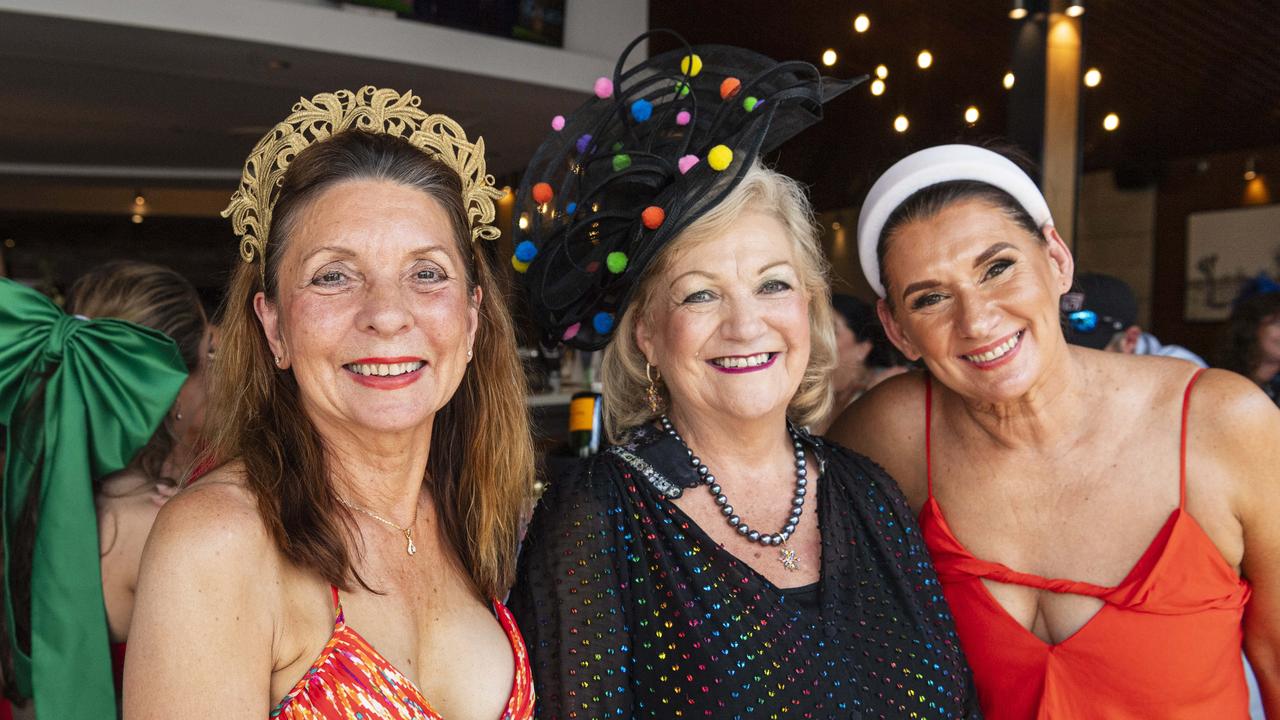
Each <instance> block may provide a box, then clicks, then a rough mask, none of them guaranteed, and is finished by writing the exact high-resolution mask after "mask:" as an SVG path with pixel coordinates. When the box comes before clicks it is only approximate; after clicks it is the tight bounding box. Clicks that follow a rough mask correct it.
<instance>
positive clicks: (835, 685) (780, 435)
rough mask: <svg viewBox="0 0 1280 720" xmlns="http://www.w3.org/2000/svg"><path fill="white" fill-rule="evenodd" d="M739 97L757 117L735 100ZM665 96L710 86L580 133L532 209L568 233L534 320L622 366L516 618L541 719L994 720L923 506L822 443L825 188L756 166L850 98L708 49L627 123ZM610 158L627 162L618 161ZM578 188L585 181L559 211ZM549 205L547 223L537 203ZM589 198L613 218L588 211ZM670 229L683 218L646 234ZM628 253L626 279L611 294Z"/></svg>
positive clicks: (537, 239)
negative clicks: (953, 612)
mask: <svg viewBox="0 0 1280 720" xmlns="http://www.w3.org/2000/svg"><path fill="white" fill-rule="evenodd" d="M713 53H714V54H713ZM624 64H625V63H624V62H623V61H619V68H621V67H623V66H624ZM678 68H685V70H682V71H679V72H683V73H687V74H686V75H684V76H681V75H680V74H679V72H677V69H678ZM696 68H702V70H701V72H700V73H699V71H698V70H696ZM713 68H714V70H713ZM619 72H621V70H619ZM689 74H696V75H697V77H696V78H692V82H690V77H689V76H688V75H689ZM673 76H674V77H673ZM725 76H729V77H725ZM738 78H748V79H749V81H748V82H747V83H743V84H742V86H741V89H740V91H739V92H740V93H741V94H742V95H743V96H746V97H747V99H749V100H751V102H749V103H746V104H745V105H744V104H740V103H738V102H731V103H726V102H724V99H725V98H723V97H722V96H721V94H720V93H721V90H720V88H722V87H725V86H726V85H725V83H727V87H731V88H732V87H735V83H740V80H739V79H738ZM631 81H634V84H633V83H632V82H631ZM667 81H672V82H678V83H689V84H691V85H692V90H691V91H690V93H689V97H690V98H692V99H691V100H689V101H688V104H687V105H680V104H679V103H680V102H681V101H680V100H679V99H677V100H675V101H673V102H676V103H677V105H676V107H672V106H670V105H668V106H666V107H659V108H654V109H653V110H652V113H651V115H646V116H645V118H646V119H643V120H639V121H638V122H637V124H634V125H632V126H625V125H615V124H614V119H615V118H616V117H617V116H618V115H619V114H620V110H621V109H620V108H619V107H617V106H616V105H615V104H614V103H615V101H609V102H596V101H591V102H589V103H588V104H587V105H585V106H584V107H583V108H582V109H581V110H579V111H578V113H576V114H575V115H574V117H573V119H572V120H570V121H568V122H567V125H566V129H567V127H569V126H572V127H575V128H581V129H583V130H586V129H588V128H590V129H594V132H592V133H591V134H590V135H589V137H588V140H589V142H588V143H584V144H583V148H582V149H581V150H579V149H578V148H577V147H576V146H574V145H571V144H567V143H565V142H564V140H563V139H562V138H561V137H559V136H552V137H551V138H548V140H547V141H546V142H545V143H544V145H543V147H542V148H541V149H540V150H539V152H538V154H537V155H536V156H535V163H534V166H533V167H531V168H530V169H529V172H528V173H527V174H526V176H525V183H526V185H531V186H532V187H530V188H522V190H521V193H519V194H518V195H517V197H518V198H522V197H527V198H528V200H532V201H536V202H538V203H539V204H542V205H547V204H549V203H553V202H554V203H558V205H557V207H555V208H545V210H555V211H556V212H545V213H538V212H534V208H533V207H529V208H528V209H529V210H530V214H531V217H538V216H545V217H546V218H551V220H550V221H544V220H538V221H535V222H533V223H530V226H531V227H530V236H531V239H530V240H529V241H528V242H529V244H530V245H532V246H533V247H532V248H530V249H532V250H533V251H534V252H532V253H527V252H526V253H525V255H526V257H530V258H531V262H529V264H528V267H527V282H528V284H529V288H530V296H531V304H532V305H533V307H534V308H535V310H536V311H537V312H538V314H539V316H540V317H541V319H542V322H543V327H544V329H545V330H547V331H548V333H549V334H552V335H553V337H555V338H557V339H562V340H564V341H565V342H568V343H570V344H575V345H578V346H579V347H584V348H592V347H599V346H600V345H604V346H605V348H606V349H605V357H604V360H603V363H602V369H601V377H602V380H603V384H604V396H605V412H606V414H607V417H606V426H607V429H608V430H609V434H610V435H611V437H612V438H613V439H614V440H615V441H617V443H618V444H615V445H614V446H613V447H611V448H609V449H608V450H607V451H605V452H603V453H601V454H599V455H597V456H595V457H594V458H592V459H590V460H588V461H587V462H586V463H585V464H584V465H583V466H582V467H581V468H579V469H578V471H577V472H569V473H566V475H565V476H563V477H558V478H552V481H551V483H550V487H549V489H548V491H547V493H546V494H545V495H544V496H543V498H542V501H541V504H540V505H539V507H538V509H537V511H536V512H535V514H534V519H533V522H532V524H531V525H530V527H529V533H528V535H527V537H526V539H525V545H524V550H523V554H522V555H521V563H520V568H519V574H518V577H517V581H516V585H515V587H514V589H513V590H512V600H511V603H512V611H513V612H514V613H515V615H516V617H517V619H518V620H519V622H520V625H521V629H522V630H523V631H524V632H525V633H526V636H527V637H528V638H529V647H530V656H531V658H532V660H533V666H534V672H535V674H536V676H537V678H538V683H539V686H538V693H539V703H538V710H537V714H538V715H539V716H540V717H545V718H566V719H567V718H603V717H610V718H613V717H617V718H624V717H625V718H671V717H723V718H735V717H743V716H748V715H751V716H756V715H758V716H760V717H777V716H779V715H780V714H782V713H787V716H788V717H790V716H791V715H792V714H794V715H795V716H796V717H850V716H853V717H866V718H897V717H907V716H910V715H915V716H918V717H931V718H943V717H945V718H967V717H972V716H973V713H975V712H976V709H977V708H976V699H975V697H974V695H973V693H972V692H971V681H970V679H969V674H968V670H967V668H966V667H965V665H964V659H963V656H962V655H961V653H960V652H959V650H958V647H957V642H956V638H955V631H954V629H953V628H952V623H951V618H950V616H949V614H948V611H947V608H946V606H945V605H944V604H943V603H942V602H941V601H940V598H939V596H938V594H937V593H936V591H935V588H936V586H937V578H935V577H934V575H933V569H932V568H931V567H930V566H929V564H928V562H927V561H926V560H925V549H924V545H923V544H922V543H921V542H920V539H919V536H918V531H917V528H916V526H915V523H914V521H913V520H912V518H911V516H910V513H909V511H908V510H907V507H906V504H905V501H904V500H903V499H902V496H901V494H900V493H899V492H898V491H897V490H896V488H895V486H894V484H893V481H892V480H890V479H889V478H888V476H886V475H885V474H884V472H883V471H881V470H880V469H879V468H878V467H876V466H875V465H874V464H873V463H871V462H870V461H868V460H867V459H866V458H863V457H861V456H859V455H856V454H854V453H851V452H849V451H847V450H845V449H844V448H841V447H839V446H837V445H833V444H829V443H827V442H825V441H823V440H821V439H819V438H816V437H814V436H813V435H811V434H810V433H809V431H808V430H807V428H806V426H807V425H809V424H810V423H813V422H815V421H816V420H818V419H820V418H823V417H825V415H826V413H827V411H828V408H829V407H830V405H831V397H832V392H831V380H830V375H831V370H832V367H833V366H834V362H835V358H834V353H835V340H834V325H833V322H832V318H831V312H832V311H831V304H830V298H829V293H830V290H829V285H828V279H827V265H826V262H825V260H824V258H823V255H822V250H821V246H820V244H819V242H818V232H817V227H816V225H815V223H814V220H813V212H812V209H811V207H810V205H809V201H808V198H807V196H806V194H805V192H804V190H803V188H802V187H801V186H800V185H799V184H798V183H797V182H796V181H794V180H792V179H790V178H787V177H785V176H783V175H781V174H779V173H777V172H774V171H772V170H769V169H767V168H765V167H764V166H763V165H762V164H761V163H760V162H759V160H758V159H757V156H756V153H757V151H760V150H762V149H763V150H768V149H769V148H771V147H773V146H775V145H776V144H778V143H780V142H782V141H783V140H785V139H786V138H787V137H789V135H790V134H792V133H794V132H796V131H797V130H798V129H799V128H801V127H803V126H804V125H807V124H809V123H810V122H812V121H813V120H816V117H815V114H816V113H815V111H820V110H821V101H822V100H824V99H827V98H828V97H830V94H831V93H830V88H831V87H833V86H834V87H835V88H837V89H838V88H839V87H840V85H839V84H838V83H832V82H831V81H829V80H827V79H825V78H820V77H819V76H818V74H817V71H816V69H815V68H813V67H812V66H809V65H806V64H803V63H774V62H773V61H772V60H769V59H767V58H761V57H759V56H757V55H755V54H754V53H750V52H748V51H745V50H739V49H737V48H724V47H714V48H686V49H685V50H684V51H683V52H680V51H677V52H675V53H668V54H666V55H661V56H657V57H654V58H650V59H649V60H648V61H646V62H644V63H642V64H640V65H639V66H638V67H637V68H634V69H632V70H629V71H628V72H627V74H626V75H618V76H616V77H615V79H614V83H613V92H614V94H615V95H617V96H618V97H619V100H617V101H616V102H617V103H624V104H625V103H627V102H629V101H630V100H629V98H632V97H636V96H638V95H640V94H643V88H644V87H645V86H646V85H647V84H649V83H661V86H662V87H670V85H668V84H667ZM730 81H732V82H730ZM664 92H665V91H664ZM655 96H657V97H669V96H671V94H670V93H667V94H666V95H662V94H661V93H656V94H649V95H646V96H645V97H646V98H647V97H655ZM675 97H677V98H680V97H683V96H675ZM645 102H648V100H647V99H646V100H645ZM685 108H687V109H685ZM700 108H702V109H703V110H702V112H705V113H715V115H714V116H713V117H714V118H715V119H713V120H708V119H707V118H706V117H705V116H704V118H703V120H701V121H699V120H698V119H696V118H695V117H693V116H694V115H695V114H696V113H697V112H698V111H699V109H700ZM659 117H666V118H668V119H674V120H675V124H674V125H671V124H670V123H668V124H666V125H663V124H661V123H660V122H654V121H653V120H652V118H659ZM681 117H684V118H685V120H684V121H682V120H681ZM680 127H688V128H691V129H690V130H689V131H687V132H688V133H689V134H683V132H685V131H680V130H676V129H674V128H680ZM590 141H594V142H597V143H599V146H600V147H603V148H610V151H609V153H610V154H611V155H613V156H615V157H616V154H619V153H621V154H625V155H627V156H628V158H629V161H628V162H629V163H630V164H629V165H626V166H625V167H623V168H621V169H620V170H616V171H615V170H614V165H613V164H612V162H610V164H609V165H607V166H606V165H605V164H604V163H603V162H599V163H597V162H596V161H595V160H594V159H593V158H592V157H591V148H590ZM615 143H616V145H615ZM566 154H570V155H571V157H569V158H566V157H565V155H566ZM699 157H705V158H706V162H705V163H703V162H702V161H701V160H699ZM689 158H692V159H693V161H695V162H691V161H690V159H689ZM539 159H541V160H545V161H546V163H545V166H544V165H543V164H542V162H541V161H540V160H539ZM601 159H602V160H603V159H608V158H601ZM566 161H568V162H566ZM567 166H573V167H576V168H579V171H578V172H574V173H572V174H571V175H570V176H568V177H565V178H563V180H562V181H558V182H562V184H558V185H557V186H556V187H550V181H549V180H547V179H546V178H551V179H556V178H557V177H558V173H560V172H562V171H563V168H565V167H567ZM627 172H630V173H631V174H630V175H623V173H627ZM543 183H545V186H544V187H542V188H541V190H540V191H539V193H538V195H539V196H540V197H541V198H542V199H541V200H538V198H537V197H533V193H532V192H530V193H529V194H528V195H526V194H525V190H526V189H528V190H532V189H533V188H537V187H538V186H539V185H541V184H543ZM589 198H593V199H598V200H599V207H600V210H598V211H593V212H597V213H598V214H596V215H591V214H586V213H585V211H584V210H583V209H579V208H586V207H593V206H592V205H591V204H589V201H588V199H589ZM659 205H660V206H659ZM561 207H563V208H565V211H564V214H562V213H560V212H558V211H559V209H560V208H561ZM570 207H573V208H574V211H570V210H569V209H568V208H570ZM648 208H658V209H659V210H661V211H662V212H663V218H664V220H663V221H662V222H659V223H654V222H652V221H650V222H648V223H646V221H645V216H646V215H648V216H649V217H650V218H653V217H654V216H655V215H656V213H653V212H652V211H651V210H650V209H648ZM632 210H634V212H633V211H632ZM584 214H585V215H586V216H585V217H583V215H584ZM610 255H612V256H613V257H617V256H619V255H621V256H622V257H624V258H626V259H627V260H628V262H627V263H626V264H625V266H622V267H619V265H620V264H618V263H615V265H614V267H613V268H609V267H608V266H607V265H606V266H605V267H606V268H608V269H609V271H610V275H609V276H607V277H600V276H597V275H592V273H591V268H592V267H595V268H597V269H599V268H600V265H601V263H600V260H601V259H606V261H607V258H608V257H609V256H610ZM517 259H519V257H517ZM517 268H519V266H517ZM614 317H616V318H617V322H616V324H613V323H612V318H614ZM597 319H599V320H603V321H601V322H594V320H597ZM584 320H586V321H588V322H592V328H591V332H589V333H588V332H585V331H584V327H585V324H584V322H583V321H584Z"/></svg>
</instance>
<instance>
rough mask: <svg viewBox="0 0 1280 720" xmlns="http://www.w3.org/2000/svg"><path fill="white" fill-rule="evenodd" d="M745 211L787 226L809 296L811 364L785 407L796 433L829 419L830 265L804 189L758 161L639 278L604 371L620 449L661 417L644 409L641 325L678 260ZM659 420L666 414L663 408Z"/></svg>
mask: <svg viewBox="0 0 1280 720" xmlns="http://www.w3.org/2000/svg"><path fill="white" fill-rule="evenodd" d="M747 211H755V212H763V213H766V214H768V215H771V216H773V217H774V218H776V219H777V220H778V221H779V222H780V223H782V226H783V228H784V229H785V230H786V235H787V237H788V238H789V239H790V240H791V243H792V249H793V251H794V254H795V258H796V271H797V273H798V274H799V276H800V284H801V286H802V287H801V290H803V291H804V292H805V293H806V294H807V295H808V296H809V364H808V365H807V366H806V367H805V371H804V376H803V377H802V378H801V380H800V387H799V388H798V389H797V390H796V394H795V396H793V397H792V398H791V402H790V403H788V405H787V417H788V418H789V419H790V420H791V421H792V422H794V423H796V424H797V425H801V426H804V425H812V424H814V423H816V422H818V421H819V420H821V419H822V418H824V417H826V415H827V413H828V412H829V411H830V409H831V403H832V390H831V370H832V369H833V368H834V367H835V363H836V339H835V325H834V323H833V322H832V315H831V283H830V280H829V279H828V277H829V272H830V265H829V263H828V262H827V259H826V257H825V256H824V255H823V253H822V246H821V245H820V244H819V239H818V232H819V229H818V225H817V222H816V221H815V220H814V216H813V208H812V206H811V205H810V204H809V198H808V195H807V194H806V193H805V190H804V187H803V186H801V185H800V183H798V182H796V181H795V180H793V179H791V178H789V177H787V176H786V175H783V174H781V173H779V172H776V171H774V170H772V169H770V168H767V167H765V166H764V165H763V164H761V163H760V162H759V161H758V160H757V161H756V162H755V163H754V164H753V165H752V166H751V168H750V169H748V170H747V172H746V174H745V175H744V176H743V178H742V181H741V182H739V183H738V186H737V187H735V188H734V189H733V191H732V192H731V193H729V195H728V196H727V197H725V199H724V200H723V201H721V202H720V204H718V205H716V206H715V207H714V208H712V209H711V210H710V211H709V212H707V214H705V215H703V216H702V217H700V218H698V219H697V220H695V221H694V222H693V223H692V224H690V225H689V227H688V228H686V229H685V230H684V231H683V232H681V233H680V234H679V235H678V236H676V238H675V239H674V240H672V241H671V243H670V244H668V245H667V247H665V248H663V249H662V251H661V252H660V253H659V254H658V256H657V257H656V258H654V260H653V264H652V265H650V266H649V269H648V270H646V271H645V273H644V275H643V276H642V277H641V280H640V285H639V287H637V288H636V291H635V295H634V297H633V299H632V301H631V305H630V306H629V307H628V308H627V309H626V311H625V312H623V314H622V318H621V319H620V320H619V321H618V325H617V328H616V330H615V331H614V336H613V341H612V342H611V343H610V344H609V346H608V347H607V348H606V349H605V351H604V357H603V358H602V360H601V366H600V375H601V379H602V381H603V386H604V388H603V395H604V426H605V431H606V432H607V433H608V435H609V439H610V440H611V441H613V442H615V443H616V442H621V441H622V440H623V439H624V438H625V437H626V434H627V431H628V430H630V429H631V428H634V427H636V426H638V425H641V424H643V423H646V422H650V421H652V420H653V419H654V418H655V417H657V415H656V414H655V413H653V412H652V411H650V409H649V405H648V403H647V402H646V397H645V390H646V389H647V388H648V387H649V380H648V378H647V376H646V372H645V371H646V365H647V363H646V362H645V357H644V353H642V352H641V351H640V347H639V346H638V345H637V343H636V337H635V330H636V323H637V321H638V319H639V318H642V317H643V318H645V319H646V320H648V319H650V318H651V317H653V315H652V308H653V300H654V298H655V297H656V295H657V291H658V290H659V288H660V287H661V283H660V280H661V278H662V276H663V275H665V274H666V272H667V270H669V269H670V267H671V264H672V263H673V262H674V260H675V258H676V257H677V256H678V255H679V253H681V252H682V251H684V250H686V249H688V248H689V247H692V246H694V245H696V244H698V243H701V242H705V241H707V240H709V239H711V238H715V237H718V236H720V235H722V234H723V233H724V232H725V231H726V230H727V229H728V227H729V225H731V224H732V223H733V222H734V221H735V220H736V219H737V218H738V216H740V215H741V214H742V213H744V212H747ZM658 388H659V389H658V392H659V394H660V395H661V396H662V400H663V406H664V407H665V406H667V405H669V404H670V402H671V396H670V394H669V393H668V392H667V389H666V386H665V384H659V385H658ZM658 412H659V413H661V412H663V410H662V408H659V409H658Z"/></svg>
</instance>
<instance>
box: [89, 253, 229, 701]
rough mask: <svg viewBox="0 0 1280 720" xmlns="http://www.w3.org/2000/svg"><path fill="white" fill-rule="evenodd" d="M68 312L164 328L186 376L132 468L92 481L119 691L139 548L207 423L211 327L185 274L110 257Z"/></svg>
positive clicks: (93, 273)
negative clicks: (165, 490) (170, 406)
mask: <svg viewBox="0 0 1280 720" xmlns="http://www.w3.org/2000/svg"><path fill="white" fill-rule="evenodd" d="M67 311H68V312H70V313H72V314H77V315H84V316H88V317H111V318H118V319H120V320H128V321H130V322H134V323H137V324H139V325H142V326H145V327H149V328H153V329H155V330H159V331H160V332H162V333H164V334H165V335H166V336H168V337H170V338H172V339H173V341H174V342H176V343H177V344H178V351H179V352H180V353H181V354H182V362H183V364H184V365H185V366H186V367H187V368H189V373H188V375H187V380H186V382H184V383H183V384H182V388H181V389H180V390H179V391H178V397H177V398H176V399H175V400H174V403H173V409H172V410H171V411H170V412H169V414H168V416H166V418H165V421H164V422H163V423H161V424H160V427H158V428H157V429H156V432H155V434H154V435H152V436H151V440H150V441H148V442H147V444H146V446H144V447H143V448H142V449H141V450H140V451H138V454H137V455H136V456H134V458H133V461H132V462H130V463H129V467H127V468H125V469H124V470H122V471H120V472H118V473H115V474H112V475H109V476H107V477H106V478H103V479H102V480H101V481H100V482H99V483H95V493H94V500H95V504H96V506H97V510H98V537H99V543H100V546H101V553H102V597H103V600H104V601H105V603H106V607H107V629H108V632H109V636H110V638H111V653H112V657H111V660H112V669H113V670H114V671H115V679H116V691H117V693H118V692H119V691H120V684H121V681H122V680H123V673H124V650H125V639H126V638H127V637H128V636H129V625H130V621H131V619H132V616H133V604H134V595H135V592H136V591H137V587H138V566H139V563H140V562H141V560H142V548H143V545H144V544H145V543H146V541H147V535H148V533H150V532H151V525H152V524H153V523H154V522H155V519H156V513H157V512H158V511H159V506H160V505H161V504H162V503H163V498H164V497H165V496H167V492H164V491H162V493H163V494H161V495H157V486H160V487H161V488H165V489H168V488H174V487H176V486H177V483H178V482H179V480H181V478H182V477H183V476H184V475H185V474H186V472H187V470H189V469H190V466H191V464H192V463H193V462H194V460H195V455H196V453H195V447H194V442H193V440H194V438H196V437H197V436H198V435H199V434H200V431H201V428H202V426H203V423H204V405H205V395H206V387H205V372H206V370H207V366H208V362H209V360H210V359H212V357H213V346H212V332H211V331H210V328H209V322H208V320H207V319H206V318H205V314H204V307H203V306H202V305H201V304H200V296H199V295H198V294H197V293H196V289H195V288H194V287H192V286H191V283H190V282H188V281H187V279H186V278H184V277H182V276H181V275H179V274H178V273H176V272H174V271H173V270H170V269H168V268H164V267H159V266H157V265H148V264H146V263H140V262H130V261H119V262H113V263H108V264H106V265H103V266H101V267H99V268H98V269H96V270H93V271H90V272H89V273H87V274H86V275H84V276H82V277H81V278H80V279H79V280H77V281H76V283H75V284H74V285H72V287H71V292H70V293H69V294H68V296H67Z"/></svg>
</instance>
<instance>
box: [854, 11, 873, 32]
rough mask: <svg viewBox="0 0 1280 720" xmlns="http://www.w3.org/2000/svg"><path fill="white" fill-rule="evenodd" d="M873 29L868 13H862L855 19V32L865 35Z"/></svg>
mask: <svg viewBox="0 0 1280 720" xmlns="http://www.w3.org/2000/svg"><path fill="white" fill-rule="evenodd" d="M870 27H871V18H869V17H867V14H866V13H861V14H859V15H858V17H856V18H854V19H853V31H854V32H856V33H864V32H866V31H867V30H868V29H869V28H870Z"/></svg>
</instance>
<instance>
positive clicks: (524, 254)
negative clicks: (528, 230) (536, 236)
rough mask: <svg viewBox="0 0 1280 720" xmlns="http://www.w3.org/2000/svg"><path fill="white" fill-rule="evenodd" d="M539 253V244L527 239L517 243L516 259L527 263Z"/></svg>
mask: <svg viewBox="0 0 1280 720" xmlns="http://www.w3.org/2000/svg"><path fill="white" fill-rule="evenodd" d="M537 255H538V246H537V245H534V244H533V243H532V242H530V241H528V240H525V241H523V242H521V243H520V244H519V245H516V259H517V260H519V261H520V262H523V263H527V262H529V261H531V260H533V259H534V258H535V257H537Z"/></svg>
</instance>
